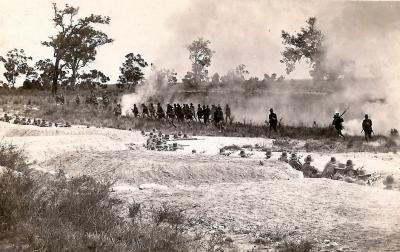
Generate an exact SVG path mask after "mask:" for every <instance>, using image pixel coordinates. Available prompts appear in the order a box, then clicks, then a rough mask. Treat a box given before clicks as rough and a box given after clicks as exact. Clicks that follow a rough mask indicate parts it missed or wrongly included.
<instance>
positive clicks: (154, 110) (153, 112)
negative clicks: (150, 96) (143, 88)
mask: <svg viewBox="0 0 400 252" xmlns="http://www.w3.org/2000/svg"><path fill="white" fill-rule="evenodd" d="M149 112H150V117H152V118H156V109H155V108H154V105H153V103H150V105H149Z"/></svg>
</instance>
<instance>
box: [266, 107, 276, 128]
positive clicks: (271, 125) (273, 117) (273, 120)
mask: <svg viewBox="0 0 400 252" xmlns="http://www.w3.org/2000/svg"><path fill="white" fill-rule="evenodd" d="M268 123H269V131H271V130H273V131H275V132H276V131H277V129H276V127H277V126H278V117H277V115H276V114H275V113H274V110H273V109H272V108H270V109H269V116H268Z"/></svg>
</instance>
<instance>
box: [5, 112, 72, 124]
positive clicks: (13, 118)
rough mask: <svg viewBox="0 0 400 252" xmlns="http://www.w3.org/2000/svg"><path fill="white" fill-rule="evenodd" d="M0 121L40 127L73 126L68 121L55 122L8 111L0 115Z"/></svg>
mask: <svg viewBox="0 0 400 252" xmlns="http://www.w3.org/2000/svg"><path fill="white" fill-rule="evenodd" d="M0 121H3V122H8V123H13V124H19V125H34V126H39V127H52V126H53V125H54V126H55V127H71V124H69V123H68V122H67V123H53V122H50V121H46V120H44V119H38V118H33V119H32V118H29V117H20V116H18V115H14V116H11V115H8V114H7V113H4V116H3V117H0Z"/></svg>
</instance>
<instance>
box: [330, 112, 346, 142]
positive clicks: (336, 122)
mask: <svg viewBox="0 0 400 252" xmlns="http://www.w3.org/2000/svg"><path fill="white" fill-rule="evenodd" d="M343 122H344V120H343V118H342V117H341V116H340V114H339V113H336V114H335V115H334V116H333V121H332V125H333V126H334V127H335V129H336V132H337V133H338V135H339V136H341V137H343V138H345V137H344V135H343V133H342V130H343V129H344V127H343Z"/></svg>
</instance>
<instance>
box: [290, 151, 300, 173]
mask: <svg viewBox="0 0 400 252" xmlns="http://www.w3.org/2000/svg"><path fill="white" fill-rule="evenodd" d="M289 165H290V166H291V167H292V168H294V169H296V170H298V171H301V163H300V161H299V158H298V157H297V155H296V153H292V155H291V156H290V160H289Z"/></svg>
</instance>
